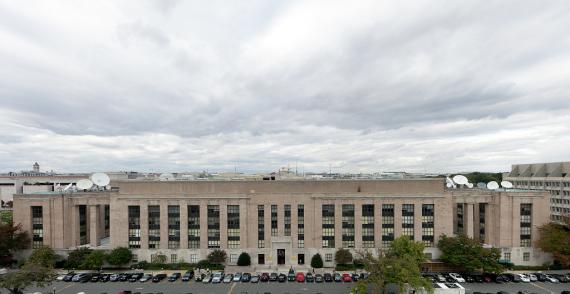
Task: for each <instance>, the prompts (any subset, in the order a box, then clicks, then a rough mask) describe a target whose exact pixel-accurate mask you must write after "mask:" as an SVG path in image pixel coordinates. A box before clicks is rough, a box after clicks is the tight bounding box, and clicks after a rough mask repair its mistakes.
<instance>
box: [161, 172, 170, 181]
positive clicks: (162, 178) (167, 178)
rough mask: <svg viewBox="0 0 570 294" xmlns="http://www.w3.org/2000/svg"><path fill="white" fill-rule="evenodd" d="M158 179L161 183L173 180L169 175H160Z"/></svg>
mask: <svg viewBox="0 0 570 294" xmlns="http://www.w3.org/2000/svg"><path fill="white" fill-rule="evenodd" d="M158 178H159V179H160V180H161V181H171V180H173V179H174V175H173V174H171V173H164V174H160V176H159V177H158Z"/></svg>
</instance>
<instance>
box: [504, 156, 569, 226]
mask: <svg viewBox="0 0 570 294" xmlns="http://www.w3.org/2000/svg"><path fill="white" fill-rule="evenodd" d="M503 179H505V180H508V181H511V182H512V183H513V186H514V187H515V188H518V189H526V190H539V191H547V192H548V193H550V218H551V220H552V221H562V220H563V217H565V216H566V217H569V216H570V162H551V163H532V164H513V165H512V167H511V171H510V172H509V173H505V174H504V175H503Z"/></svg>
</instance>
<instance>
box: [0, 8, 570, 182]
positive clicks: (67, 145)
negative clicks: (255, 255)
mask: <svg viewBox="0 0 570 294" xmlns="http://www.w3.org/2000/svg"><path fill="white" fill-rule="evenodd" d="M145 3H146V4H144V5H139V2H137V1H133V2H122V3H121V4H117V3H114V2H105V1H103V2H101V3H92V4H90V5H88V6H85V7H84V6H76V5H75V4H70V3H57V2H56V3H54V4H53V5H51V6H50V7H49V9H47V8H48V7H42V6H43V5H46V4H42V3H39V2H38V3H37V4H38V5H18V4H15V5H10V6H8V5H5V4H4V5H3V4H0V19H2V20H1V21H0V41H1V44H3V45H0V64H1V65H2V66H1V67H0V100H1V102H2V106H1V107H0V112H1V113H2V116H0V129H1V130H2V131H3V139H2V140H0V162H2V163H0V169H1V170H5V171H7V170H17V169H22V168H26V167H27V166H28V165H29V162H33V161H40V162H43V163H44V165H46V166H49V167H51V168H54V169H57V170H90V169H99V170H105V169H107V170H109V169H142V170H168V169H176V170H195V169H203V168H209V169H232V170H233V167H234V165H236V164H237V163H240V164H239V165H240V167H242V168H243V169H247V170H272V169H275V168H278V167H279V166H281V165H285V164H287V163H290V164H292V163H294V162H298V163H299V164H302V165H303V166H304V167H306V168H307V169H313V170H326V169H328V166H329V164H331V165H334V166H335V167H337V168H338V169H339V170H342V171H378V170H394V169H406V170H410V171H424V170H427V171H452V170H458V169H486V170H505V169H508V166H509V164H511V163H513V162H532V161H549V160H556V161H557V160H568V157H569V155H570V154H569V153H568V151H565V150H562V148H556V146H565V145H564V144H566V145H567V143H569V142H570V135H568V134H569V132H568V130H569V128H570V126H568V125H569V124H568V123H567V120H568V116H569V115H570V100H569V99H568V96H569V94H570V86H568V83H567V81H568V80H569V79H570V71H569V70H568V68H570V58H569V57H570V55H569V53H568V52H570V50H569V49H570V36H568V34H567V33H566V28H567V27H570V19H568V18H567V17H566V16H567V15H568V13H569V12H570V5H569V4H568V3H566V2H564V1H555V2H551V3H549V5H544V4H542V3H535V2H532V1H523V2H520V1H503V2H499V3H486V4H485V5H482V4H480V3H478V2H475V1H473V2H468V3H461V4H459V3H458V4H454V3H451V4H450V3H445V2H433V1H425V2H419V3H415V4H414V5H413V6H409V5H406V4H403V3H398V2H390V3H379V2H377V1H362V2H359V3H356V4H355V3H349V2H345V1H333V2H330V1H327V2H318V1H314V2H313V1H302V2H300V1H291V2H280V3H277V2H276V3H271V4H269V3H267V2H264V1H253V2H250V3H247V4H244V5H235V6H233V5H229V4H227V2H223V1H221V2H217V1H213V2H212V3H210V4H208V5H204V3H199V2H183V1H171V2H168V3H165V2H163V1H156V2H154V1H148V2H145ZM157 5H158V6H157ZM30 20H33V21H30Z"/></svg>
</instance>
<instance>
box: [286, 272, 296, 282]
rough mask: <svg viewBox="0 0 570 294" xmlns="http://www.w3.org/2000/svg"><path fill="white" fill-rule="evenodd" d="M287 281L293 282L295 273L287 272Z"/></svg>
mask: <svg viewBox="0 0 570 294" xmlns="http://www.w3.org/2000/svg"><path fill="white" fill-rule="evenodd" d="M287 281H289V282H293V281H295V272H291V271H289V273H288V274H287Z"/></svg>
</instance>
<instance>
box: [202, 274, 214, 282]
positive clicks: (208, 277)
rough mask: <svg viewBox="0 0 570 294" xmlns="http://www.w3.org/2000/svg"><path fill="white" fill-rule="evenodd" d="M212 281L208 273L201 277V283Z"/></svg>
mask: <svg viewBox="0 0 570 294" xmlns="http://www.w3.org/2000/svg"><path fill="white" fill-rule="evenodd" d="M211 281H212V276H210V275H206V276H205V277H204V278H203V279H202V283H204V284H209V283H210V282H211Z"/></svg>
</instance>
